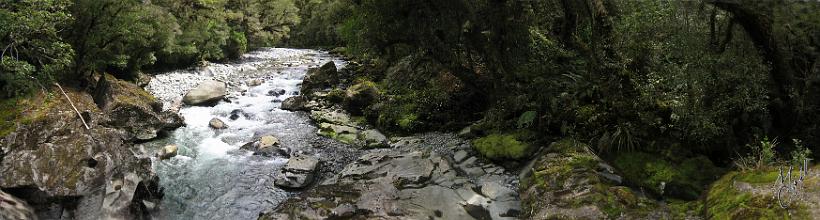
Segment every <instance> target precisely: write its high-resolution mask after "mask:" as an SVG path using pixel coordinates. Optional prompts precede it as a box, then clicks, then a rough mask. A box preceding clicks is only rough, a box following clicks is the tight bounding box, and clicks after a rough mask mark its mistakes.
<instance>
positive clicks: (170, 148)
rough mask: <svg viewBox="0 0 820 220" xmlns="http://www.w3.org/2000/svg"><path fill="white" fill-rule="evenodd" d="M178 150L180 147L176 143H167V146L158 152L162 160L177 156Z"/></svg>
mask: <svg viewBox="0 0 820 220" xmlns="http://www.w3.org/2000/svg"><path fill="white" fill-rule="evenodd" d="M178 150H179V147H177V146H176V145H173V144H171V145H165V147H162V149H160V150H159V152H157V157H158V158H159V159H160V160H167V159H171V158H172V157H175V156H177V151H178Z"/></svg>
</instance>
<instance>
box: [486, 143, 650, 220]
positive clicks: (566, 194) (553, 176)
mask: <svg viewBox="0 0 820 220" xmlns="http://www.w3.org/2000/svg"><path fill="white" fill-rule="evenodd" d="M587 149H588V147H587V146H586V145H585V144H583V143H580V142H577V141H574V140H571V139H565V140H561V141H558V142H555V143H552V144H551V145H550V146H549V148H548V151H547V152H544V153H543V154H541V155H539V156H538V157H537V158H536V159H535V160H534V161H533V162H532V163H531V165H529V166H531V167H530V168H525V169H523V172H522V173H521V185H520V189H519V191H520V192H521V193H520V196H521V200H522V204H524V205H525V206H524V208H523V210H532V211H531V212H524V213H523V214H524V216H522V217H524V218H526V219H556V218H559V219H614V218H621V219H647V218H649V219H655V218H660V217H651V216H648V215H649V214H650V213H648V212H645V211H644V210H662V209H658V208H657V207H658V204H657V203H655V202H653V201H651V200H648V199H643V200H642V202H641V205H640V206H639V205H637V202H634V198H631V197H633V196H631V195H634V193H633V192H632V190H631V189H629V188H626V187H621V186H617V185H613V184H612V183H611V182H610V181H608V180H606V179H603V177H601V176H600V175H599V174H598V171H597V170H598V169H599V167H600V166H599V165H598V164H600V163H603V161H602V160H601V159H600V158H598V156H596V155H595V154H593V153H591V152H589V151H588V150H587ZM488 186H489V185H488ZM489 187H490V188H488V189H487V192H486V194H492V195H504V194H507V193H508V192H503V191H499V190H495V189H493V186H489ZM482 190H484V188H483V187H482ZM627 197H630V198H627ZM601 198H607V199H601Z"/></svg>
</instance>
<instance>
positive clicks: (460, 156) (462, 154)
mask: <svg viewBox="0 0 820 220" xmlns="http://www.w3.org/2000/svg"><path fill="white" fill-rule="evenodd" d="M467 156H469V154H467V151H465V150H459V151H456V153H455V154H453V161H455V162H456V163H460V162H461V161H464V159H465V158H467Z"/></svg>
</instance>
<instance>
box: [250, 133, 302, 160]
mask: <svg viewBox="0 0 820 220" xmlns="http://www.w3.org/2000/svg"><path fill="white" fill-rule="evenodd" d="M279 145H280V143H279V139H278V138H276V137H274V136H271V135H265V136H262V137H259V138H257V139H256V140H254V141H252V142H249V143H247V144H245V145H242V147H240V149H244V150H249V151H253V152H254V154H256V155H262V156H274V155H278V156H283V157H290V153H291V150H290V148H287V147H280V146H279Z"/></svg>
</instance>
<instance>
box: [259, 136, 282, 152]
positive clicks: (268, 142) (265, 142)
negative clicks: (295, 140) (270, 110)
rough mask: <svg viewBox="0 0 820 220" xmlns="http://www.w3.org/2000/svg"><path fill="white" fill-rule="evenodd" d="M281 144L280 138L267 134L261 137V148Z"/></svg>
mask: <svg viewBox="0 0 820 220" xmlns="http://www.w3.org/2000/svg"><path fill="white" fill-rule="evenodd" d="M276 145H279V139H277V138H276V137H273V136H270V135H266V136H262V137H261V138H259V147H258V148H259V149H260V150H264V149H267V148H270V147H273V146H276Z"/></svg>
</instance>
